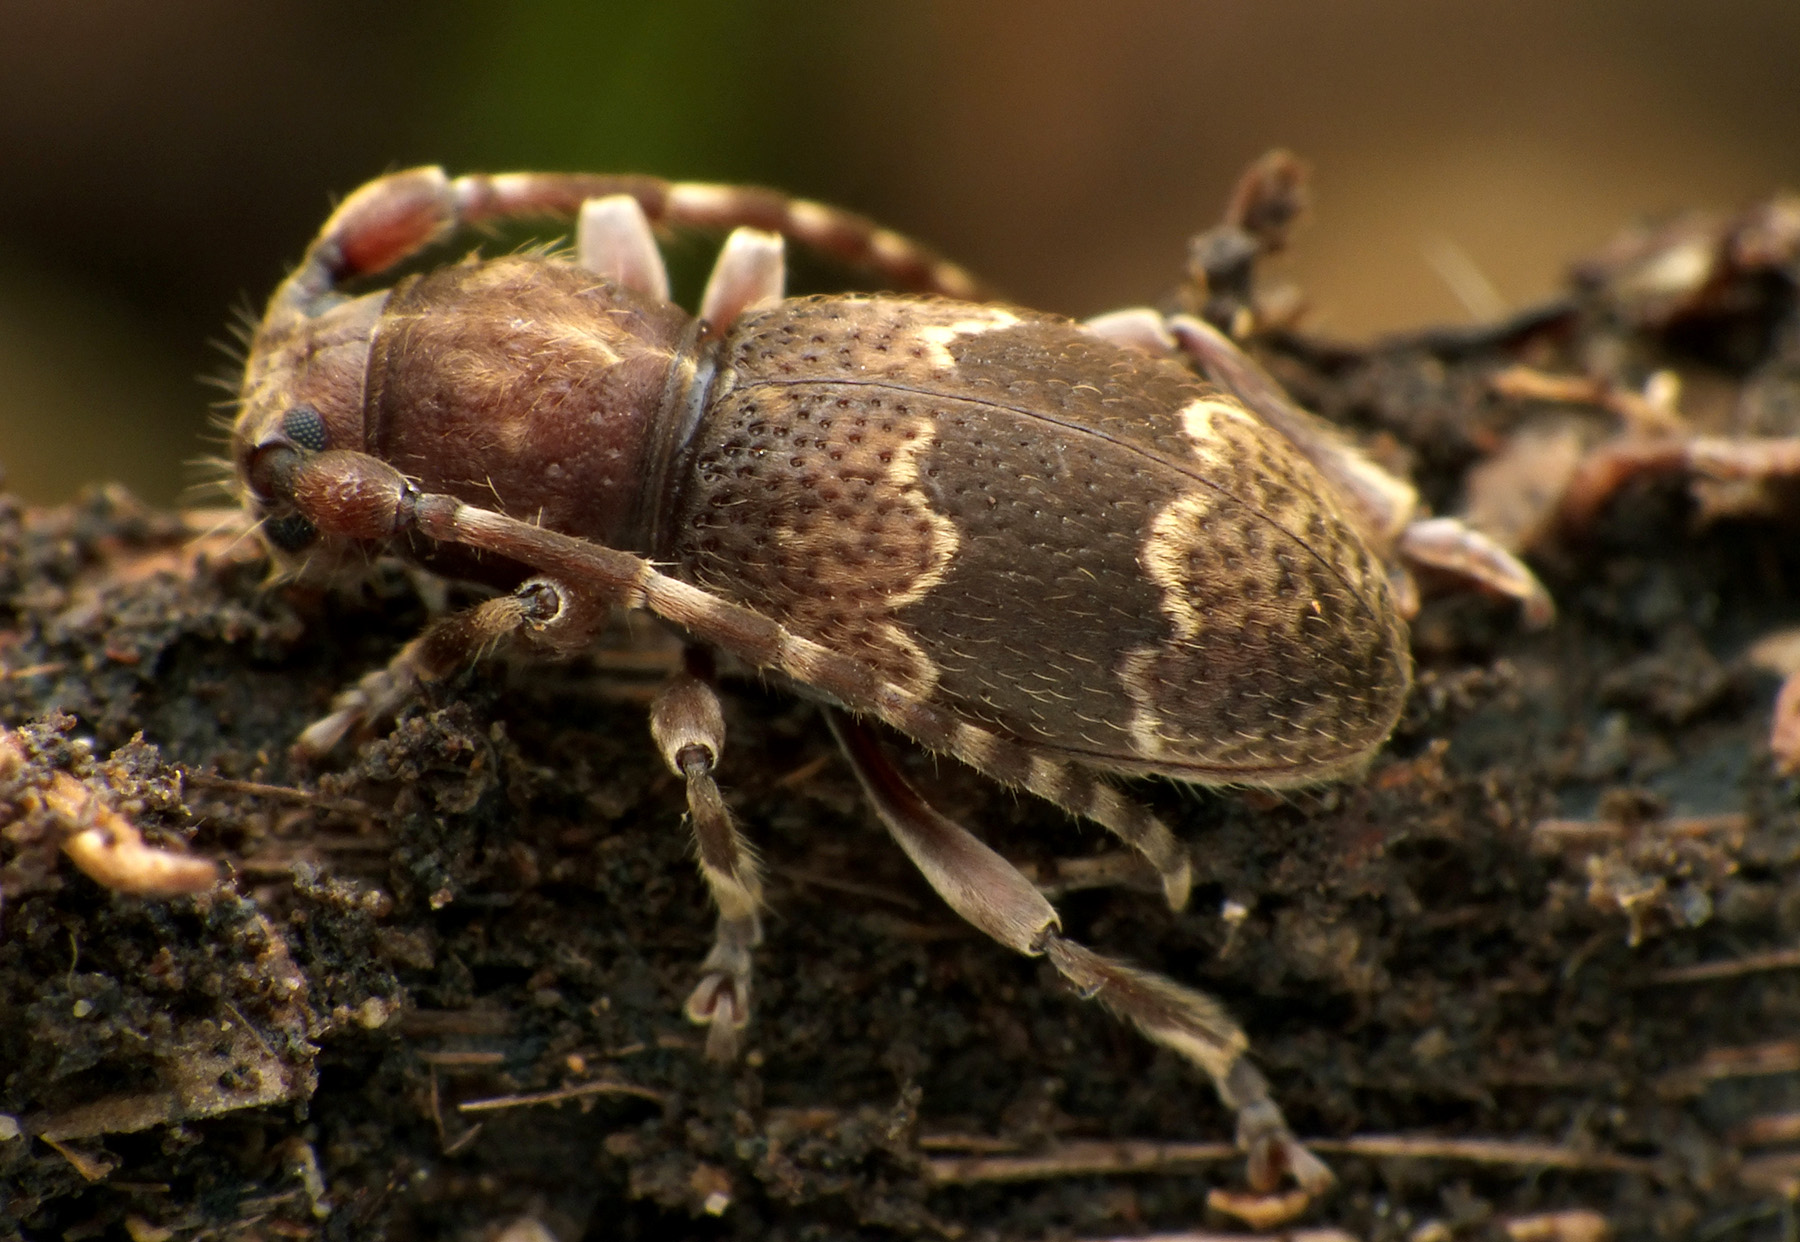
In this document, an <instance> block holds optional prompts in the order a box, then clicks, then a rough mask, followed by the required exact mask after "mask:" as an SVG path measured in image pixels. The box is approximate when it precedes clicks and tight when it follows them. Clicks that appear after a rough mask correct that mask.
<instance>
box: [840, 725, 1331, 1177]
mask: <svg viewBox="0 0 1800 1242" xmlns="http://www.w3.org/2000/svg"><path fill="white" fill-rule="evenodd" d="M826 714H827V717H828V719H829V720H830V722H831V728H832V732H833V733H834V734H835V735H836V736H837V739H838V743H839V745H840V746H841V747H842V748H843V751H844V754H845V755H846V756H847V757H848V758H849V760H850V765H851V767H852V768H853V769H855V771H856V776H857V780H858V781H859V782H860V783H861V785H862V787H863V791H864V793H865V794H867V796H868V798H869V801H870V803H871V804H872V805H873V806H874V808H875V811H876V814H877V815H878V816H879V817H880V819H881V822H882V823H883V824H884V825H885V826H886V827H887V830H888V832H889V834H890V835H891V836H892V837H893V838H894V840H895V841H896V842H898V843H899V845H900V848H901V849H903V850H905V851H906V854H907V857H909V858H911V859H912V860H913V863H914V864H915V865H916V866H917V867H918V868H919V870H920V872H922V873H923V874H924V876H925V878H926V879H927V880H928V881H930V883H931V886H932V887H933V888H934V889H936V890H937V892H938V895H939V896H941V897H943V899H944V900H945V901H946V902H947V903H949V905H950V908H951V909H953V910H955V911H956V912H957V913H958V914H960V915H961V916H962V917H963V918H965V919H967V920H968V921H969V922H970V923H972V924H974V925H975V926H976V927H977V928H979V929H980V930H981V931H983V932H986V933H987V934H988V935H989V936H992V937H993V938H994V939H995V940H998V941H999V942H1000V943H1001V944H1003V945H1005V946H1006V947H1007V948H1009V949H1012V950H1014V951H1015V952H1018V953H1023V954H1025V955H1026V956H1027V957H1043V958H1046V959H1047V960H1048V961H1049V962H1050V964H1051V965H1052V966H1054V967H1055V968H1056V970H1057V972H1058V973H1059V974H1061V975H1062V976H1063V978H1065V979H1067V980H1068V981H1069V983H1070V984H1071V985H1072V986H1073V987H1074V988H1075V990H1076V991H1077V992H1078V993H1079V994H1080V995H1081V996H1082V997H1083V998H1085V999H1091V1000H1097V1001H1099V1002H1100V1003H1101V1004H1102V1005H1104V1006H1106V1008H1108V1009H1110V1010H1112V1011H1113V1013H1115V1014H1117V1015H1118V1016H1119V1017H1121V1018H1124V1019H1125V1020H1126V1021H1128V1022H1130V1023H1131V1024H1132V1025H1133V1026H1135V1027H1137V1028H1138V1030H1139V1031H1141V1032H1143V1033H1144V1035H1146V1036H1147V1037H1148V1038H1150V1039H1151V1040H1153V1041H1155V1042H1156V1043H1159V1044H1162V1045H1163V1046H1164V1047H1166V1048H1169V1049H1172V1050H1173V1051H1175V1052H1177V1053H1179V1054H1180V1055H1181V1056H1183V1057H1185V1058H1186V1059H1187V1060H1188V1061H1190V1062H1192V1063H1193V1064H1195V1065H1197V1066H1199V1067H1200V1068H1201V1069H1202V1070H1204V1071H1206V1073H1207V1075H1208V1076H1209V1077H1210V1078H1211V1079H1212V1080H1213V1085H1214V1086H1215V1087H1216V1088H1217V1089H1218V1092H1219V1098H1220V1099H1221V1100H1222V1101H1223V1102H1224V1103H1225V1105H1226V1107H1228V1108H1230V1109H1232V1110H1233V1111H1234V1112H1235V1113H1236V1114H1237V1141H1238V1145H1239V1147H1241V1148H1242V1149H1243V1150H1244V1152H1245V1153H1246V1154H1247V1156H1248V1157H1249V1180H1250V1183H1251V1185H1252V1186H1254V1187H1255V1188H1257V1189H1258V1190H1269V1189H1273V1188H1274V1186H1275V1185H1276V1184H1277V1183H1279V1181H1280V1180H1281V1176H1282V1174H1283V1173H1286V1174H1289V1175H1291V1176H1292V1177H1293V1178H1294V1180H1295V1181H1296V1182H1297V1183H1299V1185H1300V1186H1301V1187H1302V1188H1303V1189H1305V1190H1306V1191H1308V1192H1309V1193H1312V1194H1317V1193H1319V1192H1321V1191H1323V1190H1324V1189H1325V1188H1326V1187H1328V1186H1329V1185H1330V1184H1331V1182H1332V1180H1333V1179H1332V1175H1331V1170H1330V1169H1328V1168H1326V1167H1325V1165H1324V1163H1323V1162H1322V1161H1320V1160H1319V1158H1318V1157H1317V1156H1315V1155H1313V1154H1312V1153H1311V1152H1310V1151H1308V1150H1307V1149H1306V1147H1305V1146H1304V1145H1302V1144H1301V1142H1300V1141H1299V1140H1298V1139H1296V1138H1295V1137H1294V1135H1293V1132H1292V1131H1291V1130H1289V1129H1288V1125H1287V1120H1286V1119H1285V1118H1284V1117H1283V1116H1282V1115H1281V1109H1280V1108H1279V1107H1277V1106H1276V1104H1275V1102H1274V1101H1273V1100H1272V1099H1270V1098H1269V1088H1268V1083H1267V1082H1266V1081H1265V1080H1264V1079H1263V1076H1262V1074H1261V1073H1259V1072H1258V1071H1257V1069H1256V1067H1255V1066H1253V1065H1251V1064H1250V1062H1249V1061H1248V1060H1247V1059H1246V1058H1245V1052H1246V1051H1247V1049H1248V1047H1249V1040H1248V1039H1247V1038H1246V1037H1245V1035H1244V1032H1243V1030H1242V1029H1241V1028H1240V1027H1239V1026H1238V1024H1237V1023H1236V1022H1234V1021H1233V1020H1232V1018H1231V1015H1230V1014H1228V1013H1226V1012H1225V1010H1224V1007H1223V1006H1221V1005H1220V1004H1219V1003H1218V1002H1217V1001H1215V1000H1213V999H1212V998H1211V997H1210V996H1207V995H1205V994H1204V993H1201V992H1196V991H1194V990H1193V989H1191V988H1185V987H1183V986H1181V985H1180V984H1178V983H1176V982H1175V981H1174V980H1172V979H1167V978H1164V977H1163V976H1161V975H1158V974H1153V973H1151V972H1150V971H1147V970H1139V969H1138V968H1136V967H1133V966H1128V965H1126V964H1125V963H1123V962H1119V961H1115V960H1113V959H1112V958H1109V957H1104V956H1102V955H1101V954H1098V953H1095V952H1094V951H1093V950H1092V949H1089V948H1087V947H1085V946H1084V945H1081V944H1078V943H1076V942H1075V941H1073V940H1070V939H1068V938H1067V937H1066V936H1063V935H1062V934H1061V928H1062V924H1061V921H1060V920H1059V919H1058V918H1057V915H1056V910H1055V908H1054V907H1052V906H1051V904H1050V903H1049V902H1048V901H1047V900H1045V898H1044V896H1043V894H1042V893H1040V892H1038V890H1037V888H1036V887H1034V886H1033V885H1032V883H1031V881H1029V880H1027V879H1026V878H1025V877H1024V876H1023V875H1021V874H1019V872H1018V870H1017V869H1016V868H1015V867H1013V865H1012V864H1011V863H1009V862H1007V861H1006V860H1005V859H1004V858H1002V857H1000V855H999V854H996V853H995V852H994V851H993V850H991V849H989V848H988V847H987V846H985V845H983V844H982V843H981V842H980V841H978V840H976V839H975V837H974V836H973V835H972V834H970V833H969V831H968V830H967V829H965V828H963V827H962V826H961V825H959V824H957V823H955V822H954V821H952V820H950V819H948V818H946V817H945V816H943V815H942V814H940V813H939V812H937V811H936V810H934V809H933V808H932V807H931V806H930V805H929V804H928V803H927V802H926V801H925V800H924V799H923V798H921V797H920V796H919V794H918V792H917V791H916V790H914V789H913V787H912V785H911V784H910V783H908V782H907V780H906V778H905V777H903V776H902V775H901V774H900V773H899V772H898V771H897V770H896V769H895V768H894V766H893V764H892V763H890V762H889V761H888V759H887V757H886V756H885V755H883V754H882V752H881V749H880V746H879V744H878V743H877V742H876V740H875V738H874V736H873V735H872V734H871V733H869V731H868V730H867V729H866V728H864V727H863V726H862V725H860V724H858V723H856V722H855V721H852V720H850V719H849V718H847V717H845V716H843V715H841V714H839V713H838V712H835V711H829V712H827V713H826Z"/></svg>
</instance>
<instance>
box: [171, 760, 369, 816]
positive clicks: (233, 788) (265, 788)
mask: <svg viewBox="0 0 1800 1242" xmlns="http://www.w3.org/2000/svg"><path fill="white" fill-rule="evenodd" d="M181 779H182V781H183V782H184V783H185V784H187V785H190V786H192V787H193V788H195V789H214V790H218V791H219V792H221V793H242V794H250V795H251V796H253V797H257V798H271V799H274V800H275V801H278V802H294V803H298V804H299V805H301V806H310V807H317V808H318V809H320V810H324V811H337V812H339V813H340V814H344V815H354V816H357V817H359V818H362V819H371V818H373V817H374V815H375V808H374V807H372V806H370V805H369V804H368V803H366V802H359V801H357V800H356V799H355V798H331V797H327V796H326V795H324V794H321V793H314V792H313V791H312V790H310V789H296V788H293V787H291V786H288V785H268V784H264V783H263V782H262V781H240V780H234V779H233V778H231V777H229V776H219V775H216V774H214V773H212V772H193V771H189V770H187V769H183V770H182V773H181Z"/></svg>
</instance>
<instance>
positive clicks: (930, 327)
mask: <svg viewBox="0 0 1800 1242" xmlns="http://www.w3.org/2000/svg"><path fill="white" fill-rule="evenodd" d="M957 309H958V310H962V309H963V308H961V307H958V308H957ZM1019 322H1021V321H1020V319H1019V317H1018V316H1017V315H1015V314H1013V313H1012V312H1011V311H1005V310H1001V309H1000V308H998V307H991V308H978V307H970V308H968V313H966V314H964V316H963V317H962V318H961V319H957V320H955V321H953V322H951V323H928V324H922V325H920V326H918V327H915V328H913V329H912V335H913V337H914V339H916V340H918V341H921V342H923V343H924V345H925V358H926V360H927V361H928V362H930V363H931V365H932V366H934V367H936V368H937V369H938V370H940V371H952V370H955V369H956V359H955V358H954V357H952V356H951V354H950V343H951V342H952V341H954V340H956V338H958V337H960V336H979V335H980V334H981V333H983V332H994V331H997V330H999V329H1001V328H1010V327H1012V326H1013V325H1014V324H1016V323H1019Z"/></svg>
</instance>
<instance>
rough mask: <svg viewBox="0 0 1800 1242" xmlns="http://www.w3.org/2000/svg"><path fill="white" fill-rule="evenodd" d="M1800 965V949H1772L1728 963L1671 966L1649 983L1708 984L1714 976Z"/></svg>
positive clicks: (1657, 973) (1726, 976)
mask: <svg viewBox="0 0 1800 1242" xmlns="http://www.w3.org/2000/svg"><path fill="white" fill-rule="evenodd" d="M1797 966H1800V948H1796V949H1770V950H1769V951H1768V952H1766V953H1750V954H1746V955H1745V956H1743V957H1734V958H1732V959H1730V960H1729V961H1724V962H1696V963H1695V964H1694V965H1692V966H1670V967H1668V968H1667V969H1664V970H1659V971H1657V972H1656V973H1655V974H1653V975H1651V976H1650V977H1649V978H1648V979H1647V980H1645V982H1646V983H1708V982H1711V981H1712V980H1714V979H1735V978H1737V977H1738V976H1739V975H1750V974H1756V973H1757V972H1758V971H1764V970H1792V969H1793V968H1795V967H1797Z"/></svg>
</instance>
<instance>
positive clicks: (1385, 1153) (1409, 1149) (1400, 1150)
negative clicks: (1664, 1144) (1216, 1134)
mask: <svg viewBox="0 0 1800 1242" xmlns="http://www.w3.org/2000/svg"><path fill="white" fill-rule="evenodd" d="M955 1137H956V1138H961V1136H955ZM951 1138H952V1136H947V1135H936V1136H925V1137H923V1138H921V1140H920V1143H919V1145H920V1147H921V1148H924V1149H926V1150H932V1149H933V1146H932V1145H933V1144H934V1143H935V1144H936V1145H937V1149H938V1150H942V1148H943V1146H945V1145H946V1144H947V1143H948V1141H950V1140H951ZM1306 1145H1307V1146H1308V1147H1309V1148H1311V1149H1312V1150H1314V1151H1316V1152H1320V1153H1328V1154H1341V1155H1354V1156H1366V1157H1371V1158H1375V1159H1399V1160H1463V1161H1468V1162H1471V1163H1475V1164H1507V1165H1527V1166H1535V1167H1541V1168H1558V1169H1576V1170H1582V1171H1604V1172H1614V1173H1650V1172H1653V1171H1654V1169H1655V1167H1656V1166H1655V1162H1654V1161H1651V1160H1647V1159H1644V1158H1642V1157H1638V1156H1623V1155H1619V1154H1617V1153H1614V1152H1604V1151H1581V1150H1578V1149H1576V1148H1573V1147H1564V1146H1560V1145H1557V1144H1553V1143H1534V1142H1529V1141H1527V1142H1518V1141H1512V1140H1507V1139H1447V1138H1436V1137H1433V1136H1429V1135H1419V1136H1412V1135H1401V1134H1391V1135H1390V1134H1363V1135H1355V1136H1352V1137H1350V1138H1347V1139H1316V1140H1315V1139H1309V1140H1308V1141H1307V1143H1306ZM1240 1155H1241V1153H1240V1152H1239V1151H1238V1149H1237V1148H1236V1146H1234V1145H1233V1144H1230V1143H1158V1142H1154V1141H1151V1140H1145V1139H1123V1140H1119V1141H1115V1142H1106V1141H1091V1142H1070V1143H1062V1144H1059V1145H1058V1146H1056V1147H1055V1148H1053V1149H1051V1150H1050V1151H1047V1152H1036V1153H1031V1154H1021V1155H977V1156H963V1157H937V1158H934V1159H931V1160H929V1161H927V1168H928V1169H929V1171H930V1176H931V1179H932V1180H933V1181H935V1182H939V1183H943V1184H967V1183H971V1182H1011V1181H1035V1180H1040V1179H1045V1178H1055V1177H1075V1176H1082V1175H1088V1174H1097V1173H1102V1174H1103V1173H1162V1172H1174V1171H1177V1170H1184V1169H1187V1168H1191V1167H1192V1166H1194V1165H1201V1164H1216V1163H1219V1162H1220V1161H1226V1160H1234V1159H1237V1158H1238V1157H1239V1156H1240Z"/></svg>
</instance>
